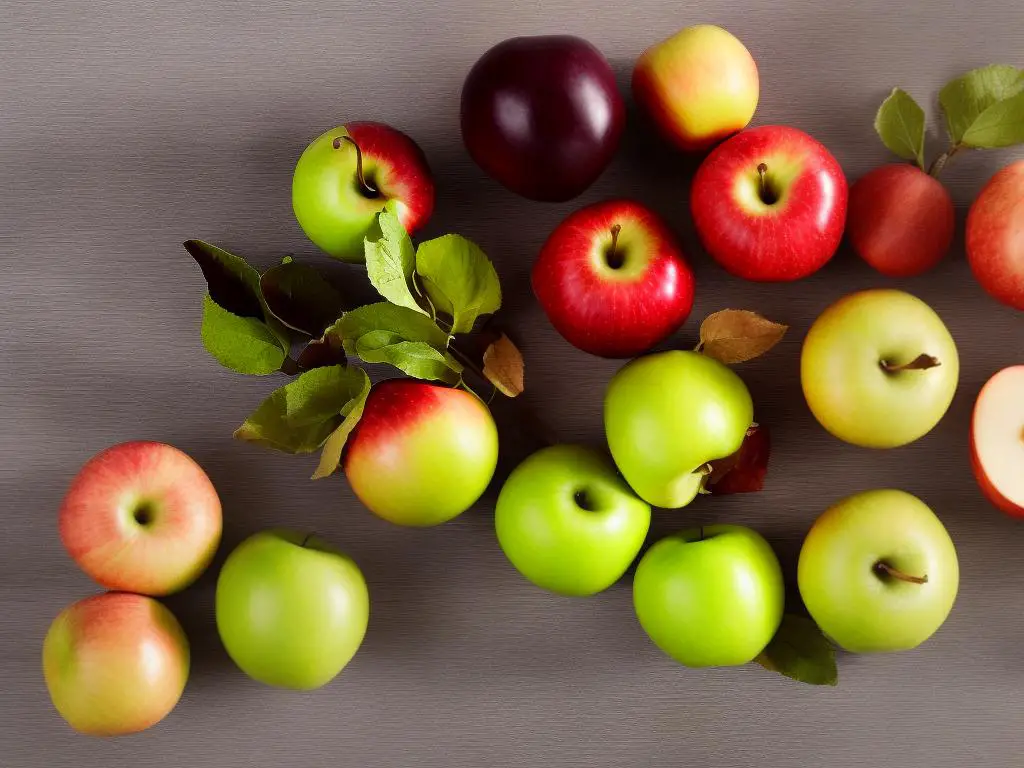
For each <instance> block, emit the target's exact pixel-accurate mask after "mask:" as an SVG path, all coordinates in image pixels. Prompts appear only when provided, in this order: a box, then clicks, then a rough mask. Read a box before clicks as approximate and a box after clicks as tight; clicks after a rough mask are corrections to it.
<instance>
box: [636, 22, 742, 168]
mask: <svg viewBox="0 0 1024 768" xmlns="http://www.w3.org/2000/svg"><path fill="white" fill-rule="evenodd" d="M759 93H760V82H759V78H758V74H757V64H755V63H754V58H753V57H752V56H751V55H750V51H748V50H747V49H746V47H745V46H744V45H743V43H741V42H740V41H739V40H738V39H737V38H736V37H735V36H733V35H732V34H730V33H729V32H727V31H726V30H724V29H722V28H721V27H716V26H714V25H712V24H699V25H697V26H693V27H687V28H686V29H683V30H680V31H679V32H677V33H676V34H674V35H673V36H672V37H670V38H668V39H667V40H663V41H662V42H660V43H658V44H657V45H653V46H651V47H650V48H648V49H647V50H646V51H644V52H643V54H642V55H641V56H640V58H639V59H638V60H637V63H636V67H635V68H634V69H633V98H634V99H636V102H637V104H639V105H640V106H641V107H642V108H643V109H644V110H645V111H646V112H647V114H649V115H650V116H651V118H652V119H653V120H654V123H655V125H657V127H658V129H659V131H660V132H661V133H662V135H663V136H664V137H665V138H666V139H668V140H669V141H671V142H673V143H674V144H676V146H678V147H680V148H681V149H684V150H688V151H700V150H704V149H707V148H709V147H711V146H713V145H714V144H717V143H718V142H719V141H721V140H722V139H724V138H726V137H727V136H729V135H731V134H733V133H735V132H736V131H739V130H741V129H742V128H745V127H746V126H747V124H748V123H749V122H750V119H751V118H752V117H753V116H754V111H755V110H756V109H757V100H758V96H759Z"/></svg>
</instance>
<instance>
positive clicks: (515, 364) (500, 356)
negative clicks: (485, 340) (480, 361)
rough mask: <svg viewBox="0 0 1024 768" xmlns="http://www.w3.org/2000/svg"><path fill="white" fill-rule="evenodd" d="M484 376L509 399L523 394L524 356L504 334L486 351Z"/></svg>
mask: <svg viewBox="0 0 1024 768" xmlns="http://www.w3.org/2000/svg"><path fill="white" fill-rule="evenodd" d="M484 376H486V377H487V380H488V381H489V382H491V384H493V385H494V386H495V387H496V388H497V389H498V391H499V392H501V393H502V394H503V395H505V396H507V397H516V396H517V395H520V394H522V392H523V356H522V354H521V353H520V352H519V350H518V349H517V348H516V345H515V344H513V343H512V340H511V339H510V338H509V337H508V336H506V335H505V334H504V333H503V334H501V336H500V337H499V338H498V340H497V341H495V342H494V343H492V344H491V345H490V346H489V347H487V349H486V350H485V351H484Z"/></svg>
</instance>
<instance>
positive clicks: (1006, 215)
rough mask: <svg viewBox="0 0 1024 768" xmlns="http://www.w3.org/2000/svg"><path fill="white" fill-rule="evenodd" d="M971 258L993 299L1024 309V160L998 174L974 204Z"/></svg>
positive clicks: (970, 219)
mask: <svg viewBox="0 0 1024 768" xmlns="http://www.w3.org/2000/svg"><path fill="white" fill-rule="evenodd" d="M967 261H968V262H969V263H970V265H971V271H972V272H974V276H975V277H976V278H977V279H978V282H979V283H981V287H982V288H984V289H985V290H986V291H987V292H988V293H989V294H990V295H991V296H992V297H993V298H995V299H996V300H997V301H1000V302H1002V303H1003V304H1006V305H1007V306H1009V307H1013V308H1014V309H1020V310H1024V160H1018V161H1017V162H1016V163H1013V164H1012V165H1008V166H1006V167H1005V168H1003V169H1002V170H1001V171H999V172H998V173H996V174H995V175H994V176H993V177H992V178H991V179H989V181H988V183H987V184H986V185H985V187H984V189H982V190H981V194H979V195H978V199H977V200H975V201H974V203H973V204H972V205H971V210H970V212H969V213H968V214H967Z"/></svg>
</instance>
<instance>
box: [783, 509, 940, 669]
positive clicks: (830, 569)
mask: <svg viewBox="0 0 1024 768" xmlns="http://www.w3.org/2000/svg"><path fill="white" fill-rule="evenodd" d="M797 578H798V581H799V584H800V595H801V597H803V600H804V604H805V605H806V606H807V610H808V611H810V614H811V616H812V617H813V619H814V620H815V621H816V622H817V623H818V626H819V627H821V630H822V631H823V632H824V633H825V634H826V635H828V636H829V637H831V638H832V639H833V640H834V641H835V642H836V643H838V644H839V645H841V646H842V647H843V648H845V649H846V650H848V651H852V652H854V653H868V652H872V651H902V650H907V649H909V648H914V647H916V646H918V645H920V644H921V643H923V642H924V641H925V640H927V639H928V638H929V637H931V636H932V635H933V634H934V633H935V631H936V630H937V629H938V628H939V627H940V626H942V622H944V621H945V620H946V617H947V616H948V615H949V612H950V610H951V609H952V608H953V601H954V600H955V599H956V591H957V587H958V585H959V581H960V568H959V565H958V564H957V558H956V549H955V548H954V547H953V542H952V540H951V539H950V538H949V534H948V533H947V532H946V529H945V528H944V527H943V525H942V523H941V522H940V521H939V519H938V518H937V517H936V516H935V513H934V512H932V511H931V510H930V509H929V508H928V506H927V505H926V504H925V503H924V502H922V501H921V500H920V499H918V498H917V497H916V496H912V495H911V494H909V493H906V492H905V491H897V490H892V489H886V490H877V491H865V492H863V493H858V494H855V495H853V496H850V497H848V498H846V499H843V500H842V501H840V502H838V503H837V504H834V505H833V506H831V507H830V508H829V509H828V510H826V511H825V512H824V514H822V515H821V517H819V518H818V519H817V520H815V522H814V525H813V526H811V530H810V532H809V533H808V534H807V538H806V540H804V544H803V547H802V548H801V550H800V563H799V566H798V568H797Z"/></svg>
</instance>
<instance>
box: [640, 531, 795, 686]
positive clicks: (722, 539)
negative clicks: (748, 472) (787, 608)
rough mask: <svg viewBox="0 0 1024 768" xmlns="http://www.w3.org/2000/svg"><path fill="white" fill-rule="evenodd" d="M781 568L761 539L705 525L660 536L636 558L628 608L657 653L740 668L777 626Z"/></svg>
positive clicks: (699, 663) (682, 660)
mask: <svg viewBox="0 0 1024 768" xmlns="http://www.w3.org/2000/svg"><path fill="white" fill-rule="evenodd" d="M784 603H785V587H784V585H783V580H782V567H781V566H780V565H779V560H778V558H777V557H776V556H775V553H774V552H773V551H772V548H771V546H770V545H769V544H768V542H767V541H765V540H764V539H763V538H762V537H761V535H760V534H758V533H757V532H756V531H752V530H750V529H749V528H743V527H741V526H738V525H708V526H704V527H702V528H693V529H690V530H688V531H682V532H680V533H677V534H675V535H674V536H669V537H667V538H664V539H662V540H661V541H659V542H658V543H657V544H655V545H654V546H653V547H651V548H650V549H649V550H647V552H646V553H644V556H643V557H642V558H641V559H640V564H639V565H637V568H636V575H635V576H634V577H633V607H634V608H635V609H636V616H637V618H638V619H639V620H640V626H641V627H643V629H644V631H645V632H646V633H647V634H648V636H649V637H650V638H651V640H653V641H654V644H655V645H657V646H658V647H659V648H660V649H661V650H663V651H664V652H665V653H667V654H668V655H669V656H671V657H672V658H673V659H675V660H676V661H678V662H679V663H680V664H685V665H686V666H688V667H724V666H733V665H736V664H746V663H747V662H749V661H753V660H754V658H755V657H756V656H757V655H758V654H759V653H761V651H763V650H764V648H765V646H766V645H768V642H769V641H770V640H771V639H772V637H773V636H774V635H775V632H776V630H778V628H779V624H780V623H781V622H782V609H783V605H784Z"/></svg>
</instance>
